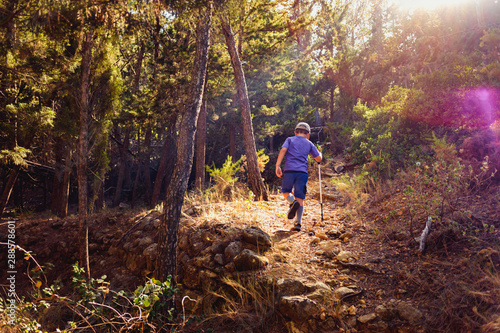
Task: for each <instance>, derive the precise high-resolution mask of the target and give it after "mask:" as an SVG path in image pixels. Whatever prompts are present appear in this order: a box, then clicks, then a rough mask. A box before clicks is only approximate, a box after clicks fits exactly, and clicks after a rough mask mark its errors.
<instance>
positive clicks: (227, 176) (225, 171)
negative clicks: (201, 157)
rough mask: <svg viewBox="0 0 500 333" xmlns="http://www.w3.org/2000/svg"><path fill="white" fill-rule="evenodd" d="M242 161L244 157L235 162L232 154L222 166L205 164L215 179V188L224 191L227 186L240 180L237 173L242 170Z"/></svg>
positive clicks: (231, 185)
mask: <svg viewBox="0 0 500 333" xmlns="http://www.w3.org/2000/svg"><path fill="white" fill-rule="evenodd" d="M242 163H243V158H240V159H239V160H238V161H236V162H233V159H232V158H231V156H227V158H226V161H225V162H224V164H223V165H222V167H221V168H217V167H216V166H215V164H212V166H211V167H210V166H208V165H206V166H205V168H206V169H207V172H208V174H209V175H210V177H211V178H212V179H213V180H214V181H215V189H216V190H217V192H222V191H223V190H224V188H226V186H230V187H233V186H234V183H235V182H236V181H238V177H236V173H238V171H240V169H241V165H242Z"/></svg>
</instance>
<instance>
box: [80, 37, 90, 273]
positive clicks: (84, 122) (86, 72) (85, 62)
mask: <svg viewBox="0 0 500 333" xmlns="http://www.w3.org/2000/svg"><path fill="white" fill-rule="evenodd" d="M93 46H94V31H93V30H91V31H88V32H87V33H86V34H85V40H84V42H83V48H82V53H83V55H82V63H81V71H82V74H81V82H80V94H79V100H78V101H77V103H78V106H79V108H80V130H79V138H78V155H77V160H78V163H77V173H78V232H79V236H80V265H81V266H82V267H85V269H86V273H87V279H88V280H89V281H90V262H89V247H88V237H89V230H88V223H87V197H88V193H87V155H88V144H89V142H88V141H89V124H88V117H89V99H90V98H89V97H90V96H89V95H90V93H89V89H90V67H91V64H92V48H93Z"/></svg>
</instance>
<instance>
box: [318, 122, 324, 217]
mask: <svg viewBox="0 0 500 333" xmlns="http://www.w3.org/2000/svg"><path fill="white" fill-rule="evenodd" d="M322 130H323V127H320V128H319V132H318V147H320V148H321V146H320V145H319V134H320V133H321V131H322ZM318 177H319V204H320V206H321V222H323V192H322V190H321V162H318Z"/></svg>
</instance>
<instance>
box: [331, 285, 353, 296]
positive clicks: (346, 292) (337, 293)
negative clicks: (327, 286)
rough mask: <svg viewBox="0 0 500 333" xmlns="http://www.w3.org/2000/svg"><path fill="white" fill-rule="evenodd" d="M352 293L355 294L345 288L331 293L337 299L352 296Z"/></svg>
mask: <svg viewBox="0 0 500 333" xmlns="http://www.w3.org/2000/svg"><path fill="white" fill-rule="evenodd" d="M354 293H355V291H354V290H352V289H351V288H347V287H340V288H337V289H335V291H334V292H333V294H334V295H335V297H336V298H338V299H341V298H342V297H344V296H347V295H351V294H354Z"/></svg>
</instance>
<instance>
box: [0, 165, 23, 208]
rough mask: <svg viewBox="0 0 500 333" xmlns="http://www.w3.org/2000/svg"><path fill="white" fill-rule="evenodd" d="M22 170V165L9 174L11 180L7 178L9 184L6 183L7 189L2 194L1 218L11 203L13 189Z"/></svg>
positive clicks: (0, 202) (0, 199)
mask: <svg viewBox="0 0 500 333" xmlns="http://www.w3.org/2000/svg"><path fill="white" fill-rule="evenodd" d="M20 170H21V165H15V166H14V168H13V169H12V171H11V172H10V174H9V178H7V182H6V183H5V188H4V189H3V192H2V197H1V198H0V217H1V216H2V215H3V212H4V210H5V207H6V206H7V203H8V202H9V198H10V195H11V194H12V189H13V188H14V185H15V184H16V179H17V176H18V175H19V171H20Z"/></svg>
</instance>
